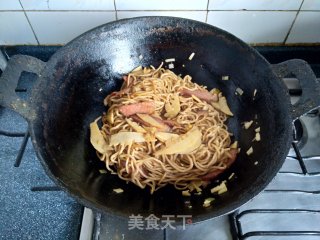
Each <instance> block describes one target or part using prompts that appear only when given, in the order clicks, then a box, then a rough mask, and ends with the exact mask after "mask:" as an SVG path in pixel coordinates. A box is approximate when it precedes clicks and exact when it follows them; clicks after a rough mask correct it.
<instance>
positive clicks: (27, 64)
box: [0, 55, 45, 121]
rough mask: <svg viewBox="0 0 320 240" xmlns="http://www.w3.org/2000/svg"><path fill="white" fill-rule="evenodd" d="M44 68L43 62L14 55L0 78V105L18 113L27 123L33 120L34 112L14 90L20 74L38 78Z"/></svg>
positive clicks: (29, 57) (28, 103)
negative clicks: (34, 75) (28, 73)
mask: <svg viewBox="0 0 320 240" xmlns="http://www.w3.org/2000/svg"><path fill="white" fill-rule="evenodd" d="M44 66H45V62H43V61H41V60H39V59H37V58H35V57H31V56H26V55H14V56H13V57H12V58H10V60H9V61H8V64H7V67H6V68H5V69H4V71H3V73H2V75H1V77H0V105H1V106H4V107H7V108H10V109H12V110H13V111H15V112H17V113H19V114H20V115H21V116H22V117H24V118H25V119H26V120H28V121H31V120H33V119H34V118H35V117H36V115H35V110H34V109H32V107H31V104H30V102H28V101H25V100H23V99H21V98H19V97H18V96H17V94H16V92H15V89H16V87H17V85H18V82H19V78H20V76H21V73H22V72H31V73H35V74H36V75H37V76H38V77H39V76H40V74H41V71H42V69H43V68H44Z"/></svg>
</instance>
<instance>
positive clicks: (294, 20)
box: [283, 0, 304, 45]
mask: <svg viewBox="0 0 320 240" xmlns="http://www.w3.org/2000/svg"><path fill="white" fill-rule="evenodd" d="M303 3H304V0H302V2H301V4H300V7H299V9H298V11H297V14H296V16H295V17H294V19H293V21H292V24H291V26H290V28H289V30H288V32H287V35H286V36H285V38H284V40H283V45H286V42H287V40H288V37H289V35H290V33H291V30H292V28H293V25H294V24H295V22H296V20H297V18H298V15H299V13H300V11H301V8H302V5H303Z"/></svg>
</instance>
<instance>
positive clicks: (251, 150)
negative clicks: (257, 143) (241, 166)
mask: <svg viewBox="0 0 320 240" xmlns="http://www.w3.org/2000/svg"><path fill="white" fill-rule="evenodd" d="M252 153H253V148H252V147H250V148H249V149H248V151H247V152H246V154H247V155H248V156H250V155H251V154H252Z"/></svg>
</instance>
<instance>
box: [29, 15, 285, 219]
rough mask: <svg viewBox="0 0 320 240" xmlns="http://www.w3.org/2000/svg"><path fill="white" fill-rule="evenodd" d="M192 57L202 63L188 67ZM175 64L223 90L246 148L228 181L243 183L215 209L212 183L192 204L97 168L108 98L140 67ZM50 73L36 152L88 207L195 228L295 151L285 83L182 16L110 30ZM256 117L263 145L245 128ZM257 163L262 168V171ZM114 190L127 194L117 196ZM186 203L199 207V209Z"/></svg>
mask: <svg viewBox="0 0 320 240" xmlns="http://www.w3.org/2000/svg"><path fill="white" fill-rule="evenodd" d="M170 26H171V27H172V28H171V27H170ZM137 33H139V34H137ZM192 52H194V53H195V57H194V58H193V60H192V61H189V60H188V57H189V55H190V54H191V53H192ZM140 55H141V56H142V57H143V59H142V60H140V58H141V57H140V58H139V56H140ZM167 58H175V62H174V65H175V68H174V69H173V71H174V72H175V73H177V74H180V73H181V74H182V75H185V74H189V75H191V76H192V77H193V80H194V81H195V82H197V83H199V84H202V85H205V86H207V87H208V89H209V90H210V89H212V88H214V87H217V88H219V89H220V90H221V91H222V92H223V94H224V95H225V96H226V97H227V99H228V103H229V105H230V108H231V110H232V112H233V113H234V117H233V118H230V119H229V120H228V127H229V129H230V132H232V133H233V134H234V135H235V139H236V140H238V141H239V142H240V147H241V152H240V154H239V156H238V158H237V160H236V163H235V164H234V165H233V166H232V168H230V169H228V170H227V171H226V172H225V174H223V175H221V177H220V179H226V178H227V177H228V176H229V175H230V174H231V173H235V176H236V178H234V180H233V181H230V182H229V183H228V192H227V193H225V194H223V195H221V196H218V197H216V200H215V201H214V203H213V206H212V207H210V208H204V207H203V206H202V204H203V201H204V199H205V198H207V197H212V194H210V188H211V187H213V186H215V184H214V183H213V184H212V185H210V186H209V187H208V188H207V189H206V190H204V191H203V194H202V195H200V196H193V197H191V199H188V198H185V197H182V195H181V192H180V191H177V190H175V189H174V188H173V187H172V186H168V187H165V188H163V189H160V190H159V191H157V192H156V193H154V194H153V195H150V193H149V189H145V190H141V189H140V188H138V187H137V186H135V185H133V184H132V183H129V184H126V182H124V181H123V180H120V179H119V178H118V176H117V175H111V174H109V173H108V174H101V173H100V172H99V170H98V169H103V168H104V164H103V162H100V161H99V159H98V158H97V157H96V155H95V151H94V149H93V147H92V146H91V144H90V141H89V123H90V122H92V121H93V120H94V119H95V118H97V117H98V116H100V115H101V114H102V112H104V111H106V109H105V107H104V106H103V99H104V97H105V96H106V95H107V94H109V93H111V92H112V91H116V90H118V89H119V88H120V86H121V84H122V79H121V76H122V75H123V74H125V73H128V72H130V71H131V70H132V69H133V68H134V67H136V66H139V65H143V66H149V65H153V66H158V65H159V64H160V63H161V62H162V61H164V59H167ZM183 64H184V65H185V67H182V65H183ZM224 75H228V76H230V80H229V81H222V80H221V76H224ZM43 76H44V77H43V79H41V84H40V86H41V88H43V89H45V90H44V91H42V92H41V93H39V95H38V97H37V102H36V105H37V106H38V107H39V109H38V114H39V117H38V119H37V120H36V122H35V123H34V126H33V130H34V132H35V136H36V145H37V146H38V147H39V146H41V147H40V155H41V157H40V158H41V159H42V162H43V164H44V166H45V168H46V169H47V171H48V173H49V174H50V175H51V176H53V178H54V179H55V180H57V179H58V184H61V185H62V186H63V187H64V188H67V189H68V190H69V192H71V193H72V194H73V195H74V196H76V197H78V198H79V199H80V201H82V203H85V204H86V205H89V206H90V207H95V208H98V209H100V210H103V211H105V212H112V213H115V214H120V215H130V214H138V213H139V214H142V215H149V214H150V213H151V212H152V213H154V214H156V215H158V216H161V215H162V214H191V215H192V216H193V221H194V222H195V221H200V220H204V219H207V218H209V217H215V216H218V215H221V214H223V213H227V212H229V211H231V210H232V209H234V208H236V207H239V206H240V205H241V204H243V203H245V202H246V201H248V200H249V199H251V198H252V197H253V196H254V195H255V194H256V193H257V192H259V191H261V190H262V188H263V187H264V186H265V185H266V183H268V182H269V181H270V179H271V178H272V177H273V176H274V175H275V173H276V172H277V171H278V169H279V168H280V166H281V164H282V160H283V159H284V156H285V154H286V153H287V150H288V149H287V148H288V138H289V136H288V133H289V132H290V130H289V129H288V128H290V125H289V124H288V119H289V117H288V115H289V110H288V99H287V96H286V94H282V93H281V88H283V85H282V84H281V83H280V82H278V79H277V78H275V77H274V75H273V74H272V72H271V71H270V69H269V67H268V64H267V63H266V62H265V61H264V60H263V59H262V58H261V57H260V56H258V55H257V54H256V53H254V52H253V51H252V50H250V49H249V48H248V47H247V46H245V45H244V44H243V43H241V42H239V41H238V40H236V39H235V38H234V37H232V36H229V35H225V34H224V33H222V31H220V30H218V29H215V28H213V27H211V26H208V25H206V24H201V23H198V22H194V21H189V20H178V19H175V18H150V19H143V18H142V19H135V20H134V21H122V22H120V23H113V24H111V25H106V26H104V27H100V28H97V29H95V30H93V31H91V32H89V33H87V34H85V35H83V36H81V37H80V38H78V39H77V40H75V41H73V42H71V43H70V44H68V45H67V46H65V47H64V48H62V49H61V50H60V51H58V52H57V53H56V54H55V55H54V56H53V57H52V59H51V60H50V61H49V62H48V64H47V67H46V69H45V71H44V74H43ZM237 87H240V88H241V89H242V90H243V91H244V93H243V95H242V96H236V95H235V90H236V88H237ZM254 89H257V97H256V100H255V101H253V99H252V96H253V92H254ZM279 89H280V90H279ZM279 93H280V94H279ZM255 115H257V117H258V119H257V122H258V125H256V126H260V127H261V138H262V141H261V142H259V143H253V142H252V139H253V138H254V128H251V129H249V130H244V129H243V128H242V126H241V123H242V122H244V121H249V120H253V119H254V117H255ZM39 126H40V127H39ZM250 146H253V149H254V152H253V154H252V155H251V156H250V157H248V156H247V155H246V154H245V152H246V151H247V149H248V148H249V147H250ZM256 161H258V165H254V162H256ZM114 188H122V189H124V192H123V193H122V194H115V193H114V192H113V189H114ZM185 200H191V205H192V209H190V208H188V205H186V204H185Z"/></svg>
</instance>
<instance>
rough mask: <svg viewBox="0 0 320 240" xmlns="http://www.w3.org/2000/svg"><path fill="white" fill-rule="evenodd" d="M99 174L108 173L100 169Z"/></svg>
mask: <svg viewBox="0 0 320 240" xmlns="http://www.w3.org/2000/svg"><path fill="white" fill-rule="evenodd" d="M99 172H100V173H101V174H106V173H107V171H106V170H105V169H99Z"/></svg>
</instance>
